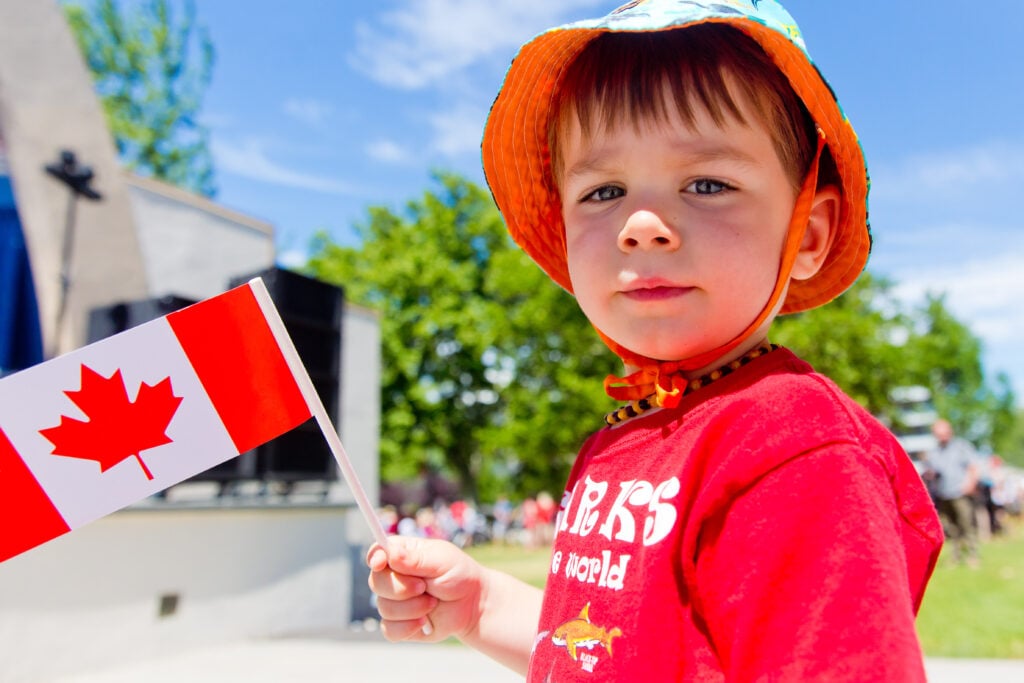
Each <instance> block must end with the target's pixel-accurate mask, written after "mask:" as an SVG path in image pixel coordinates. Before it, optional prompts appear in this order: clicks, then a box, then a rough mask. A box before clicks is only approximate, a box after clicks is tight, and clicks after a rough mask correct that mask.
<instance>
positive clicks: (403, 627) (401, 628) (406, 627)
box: [380, 619, 440, 643]
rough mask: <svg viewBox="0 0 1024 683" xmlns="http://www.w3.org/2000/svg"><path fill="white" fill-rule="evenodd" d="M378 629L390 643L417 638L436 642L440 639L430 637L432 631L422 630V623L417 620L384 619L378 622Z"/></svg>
mask: <svg viewBox="0 0 1024 683" xmlns="http://www.w3.org/2000/svg"><path fill="white" fill-rule="evenodd" d="M380 631H381V633H383V634H384V637H385V638H387V639H388V640H390V641H391V642H392V643H398V642H401V641H403V640H418V641H421V642H437V641H438V640H440V639H439V638H437V637H431V636H432V633H428V632H426V631H424V630H423V624H422V623H421V622H420V621H417V620H413V621H388V620H386V619H385V620H383V621H381V622H380Z"/></svg>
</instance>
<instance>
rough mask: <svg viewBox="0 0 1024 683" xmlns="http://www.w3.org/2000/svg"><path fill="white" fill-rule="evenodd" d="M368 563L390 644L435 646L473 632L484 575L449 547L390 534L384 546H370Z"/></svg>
mask: <svg viewBox="0 0 1024 683" xmlns="http://www.w3.org/2000/svg"><path fill="white" fill-rule="evenodd" d="M366 563H367V564H368V565H369V566H370V580H369V583H370V589H371V590H373V592H374V593H376V594H377V596H378V600H377V609H378V611H379V612H380V616H381V619H382V621H381V630H382V632H383V633H384V637H386V638H387V639H388V640H390V641H393V642H395V641H401V640H415V641H421V642H437V641H439V640H444V639H445V638H447V637H449V636H453V635H454V636H456V637H458V638H465V637H466V636H467V635H468V634H470V633H471V632H472V631H473V630H474V629H475V628H476V626H477V623H478V621H479V620H480V606H481V602H482V600H481V595H482V593H483V583H484V580H485V579H484V576H485V573H484V571H483V568H482V567H481V566H480V565H479V564H478V563H477V562H476V561H475V560H473V559H472V558H471V557H470V556H469V555H467V554H466V553H464V552H462V551H461V550H459V549H458V548H456V547H455V546H454V545H452V544H451V543H448V542H447V541H439V540H433V539H422V538H408V537H402V536H392V537H390V538H389V539H388V545H387V547H386V548H382V547H381V546H380V545H379V544H376V543H375V544H374V545H373V546H372V547H371V548H370V550H369V552H368V553H367V557H366ZM428 620H429V621H428ZM424 626H426V627H427V628H426V629H425V628H424Z"/></svg>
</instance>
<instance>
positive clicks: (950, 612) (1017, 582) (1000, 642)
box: [917, 522, 1024, 659]
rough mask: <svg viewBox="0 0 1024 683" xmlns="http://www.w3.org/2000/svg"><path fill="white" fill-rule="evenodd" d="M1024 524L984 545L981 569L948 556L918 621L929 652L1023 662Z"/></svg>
mask: <svg viewBox="0 0 1024 683" xmlns="http://www.w3.org/2000/svg"><path fill="white" fill-rule="evenodd" d="M1022 610H1024V526H1022V525H1021V524H1020V523H1019V522H1018V523H1017V524H1015V525H1013V526H1011V527H1010V528H1009V530H1008V533H1007V534H1006V535H1005V536H1002V537H997V538H995V539H992V540H990V541H983V542H982V544H981V567H980V568H979V569H968V568H966V567H962V566H958V565H955V564H954V563H953V562H952V559H951V557H950V555H949V553H947V552H945V551H944V552H943V556H942V558H941V559H940V560H939V566H938V567H937V568H936V570H935V574H934V575H933V576H932V580H931V583H930V584H929V585H928V590H927V592H926V593H925V596H924V604H923V605H922V606H921V613H920V614H919V615H918V618H917V630H918V633H920V635H921V645H922V647H924V651H925V654H927V655H929V656H933V657H983V658H1013V659H1024V618H1022Z"/></svg>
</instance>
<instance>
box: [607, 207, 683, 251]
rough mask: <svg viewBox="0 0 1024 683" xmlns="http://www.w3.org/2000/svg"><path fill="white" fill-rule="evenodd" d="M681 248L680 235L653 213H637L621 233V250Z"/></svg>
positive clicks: (623, 227)
mask: <svg viewBox="0 0 1024 683" xmlns="http://www.w3.org/2000/svg"><path fill="white" fill-rule="evenodd" d="M678 248H679V234H678V233H677V232H676V231H675V230H674V229H672V227H671V226H670V225H668V223H666V222H665V221H663V220H662V219H661V217H660V216H658V214H656V213H655V212H653V211H646V210H643V211H636V212H634V213H632V214H631V215H630V216H629V218H628V219H627V220H626V224H625V225H624V226H622V230H620V231H619V249H621V250H622V251H633V250H634V249H642V250H647V249H667V250H674V249H678Z"/></svg>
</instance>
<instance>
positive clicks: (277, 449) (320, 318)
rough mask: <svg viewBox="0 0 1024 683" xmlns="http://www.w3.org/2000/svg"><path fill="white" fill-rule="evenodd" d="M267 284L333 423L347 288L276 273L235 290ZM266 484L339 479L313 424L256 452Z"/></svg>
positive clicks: (235, 283) (235, 281) (274, 270)
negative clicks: (260, 282)
mask: <svg viewBox="0 0 1024 683" xmlns="http://www.w3.org/2000/svg"><path fill="white" fill-rule="evenodd" d="M254 277H260V278H262V279H263V282H264V284H265V285H266V286H267V290H268V291H269V292H270V298H271V299H272V300H273V302H274V306H275V307H276V308H277V310H278V312H279V313H280V314H281V320H282V322H284V326H285V329H286V330H287V331H288V334H289V336H290V337H291V338H292V342H293V343H294V344H295V350H296V351H297V352H298V354H299V358H300V359H301V360H302V363H303V365H305V367H306V371H307V372H308V373H309V377H310V379H311V380H312V381H313V386H314V387H315V388H316V391H317V394H318V395H319V396H320V400H321V401H323V404H324V408H325V409H326V410H327V415H328V416H329V417H330V418H331V421H332V422H333V423H334V424H335V426H337V422H338V419H339V416H340V407H341V398H340V393H341V392H340V390H341V345H342V318H343V315H344V306H345V296H344V290H343V289H342V288H341V287H336V286H334V285H331V284H328V283H326V282H322V281H320V280H316V279H313V278H310V277H306V276H305V275H300V274H298V273H295V272H292V271H289V270H284V269H281V268H270V269H268V270H263V271H260V272H257V273H252V274H249V275H245V276H240V277H237V278H234V279H232V281H231V286H232V287H235V286H238V285H240V284H244V283H246V282H248V281H249V280H251V279H252V278H254ZM256 470H257V476H258V478H260V479H263V480H267V481H284V482H293V481H300V480H318V481H330V480H335V479H337V478H338V468H337V464H336V463H335V460H334V456H332V455H331V452H330V449H329V448H328V447H327V441H326V440H325V439H324V436H323V434H321V433H320V428H319V427H318V426H317V424H316V422H315V421H314V420H313V419H310V420H307V421H306V422H304V423H303V424H301V425H299V426H298V427H296V428H295V429H293V430H291V431H290V432H287V433H285V434H282V435H281V436H279V437H277V438H276V439H273V440H272V441H269V442H267V443H266V444H264V445H262V446H259V447H257V448H256Z"/></svg>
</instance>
